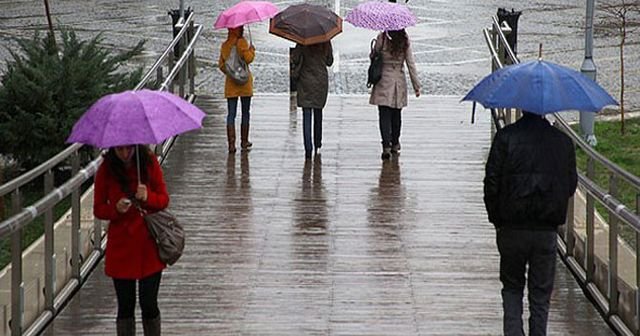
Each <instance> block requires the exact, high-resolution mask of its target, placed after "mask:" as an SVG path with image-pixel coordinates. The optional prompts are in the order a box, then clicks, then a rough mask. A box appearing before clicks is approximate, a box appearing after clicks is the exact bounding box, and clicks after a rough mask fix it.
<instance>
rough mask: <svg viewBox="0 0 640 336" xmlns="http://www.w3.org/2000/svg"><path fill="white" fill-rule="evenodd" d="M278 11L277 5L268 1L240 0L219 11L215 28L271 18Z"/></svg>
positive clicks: (241, 24)
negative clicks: (240, 0)
mask: <svg viewBox="0 0 640 336" xmlns="http://www.w3.org/2000/svg"><path fill="white" fill-rule="evenodd" d="M277 13H278V7H276V6H275V5H274V4H272V3H271V2H269V1H242V2H239V3H237V4H236V5H235V6H233V7H231V8H229V9H227V10H225V11H224V12H222V13H220V15H219V16H218V19H217V20H216V23H215V24H214V25H213V26H214V27H215V28H216V29H220V28H236V27H240V26H244V25H246V24H249V23H253V22H258V21H262V20H266V19H269V18H272V17H273V16H274V15H276V14H277Z"/></svg>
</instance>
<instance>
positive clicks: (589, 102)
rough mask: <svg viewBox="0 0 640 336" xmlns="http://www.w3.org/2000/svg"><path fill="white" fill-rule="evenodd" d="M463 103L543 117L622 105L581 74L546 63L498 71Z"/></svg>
mask: <svg viewBox="0 0 640 336" xmlns="http://www.w3.org/2000/svg"><path fill="white" fill-rule="evenodd" d="M462 100H463V101H465V100H467V101H473V102H478V103H480V104H482V106H484V107H485V108H519V109H522V110H525V111H529V112H532V113H535V114H540V115H544V114H548V113H553V112H558V111H566V110H578V111H588V112H598V111H600V110H602V108H603V107H605V106H607V105H618V102H617V101H616V100H615V99H613V97H611V95H609V94H608V93H607V91H605V90H604V89H603V88H602V87H601V86H600V85H598V83H596V82H594V81H593V80H591V79H589V78H587V77H586V76H584V75H583V74H581V73H580V72H578V71H575V70H573V69H569V68H567V67H564V66H561V65H558V64H554V63H550V62H545V61H542V60H537V61H529V62H523V63H519V64H514V65H510V66H507V67H504V68H502V69H500V70H498V71H495V72H493V73H491V74H490V75H488V76H487V77H485V78H483V79H482V80H481V81H480V83H478V84H476V86H475V87H473V89H471V91H469V93H467V95H466V96H465V97H464V98H462ZM474 106H475V103H474Z"/></svg>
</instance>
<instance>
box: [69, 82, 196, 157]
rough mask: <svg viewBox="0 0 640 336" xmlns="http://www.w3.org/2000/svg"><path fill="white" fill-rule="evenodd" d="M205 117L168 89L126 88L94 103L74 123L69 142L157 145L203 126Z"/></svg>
mask: <svg viewBox="0 0 640 336" xmlns="http://www.w3.org/2000/svg"><path fill="white" fill-rule="evenodd" d="M204 116H205V114H204V112H202V111H201V110H200V109H199V108H197V107H195V106H194V105H193V104H190V103H188V102H187V101H185V100H184V99H182V98H180V97H178V96H176V95H174V94H172V93H169V92H162V91H151V90H140V91H124V92H121V93H114V94H110V95H107V96H104V97H102V98H100V99H99V100H98V101H97V102H95V103H94V104H93V105H92V106H91V107H90V108H89V110H87V112H85V113H84V114H83V115H82V117H80V119H79V120H78V121H77V122H76V124H75V125H74V126H73V130H72V131H71V135H70V136H69V138H68V139H67V142H68V143H74V142H78V143H83V144H87V145H93V146H95V147H98V148H108V147H115V146H123V145H135V144H157V143H160V142H162V141H163V140H165V139H167V138H169V137H172V136H174V135H178V134H180V133H184V132H187V131H190V130H193V129H197V128H200V127H202V119H203V118H204Z"/></svg>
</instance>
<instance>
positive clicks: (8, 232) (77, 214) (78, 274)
mask: <svg viewBox="0 0 640 336" xmlns="http://www.w3.org/2000/svg"><path fill="white" fill-rule="evenodd" d="M176 27H177V28H179V29H180V31H179V32H178V33H177V34H176V36H175V37H174V39H173V40H172V41H171V43H170V44H169V45H168V46H167V48H166V49H165V51H164V53H163V54H162V55H161V56H160V57H159V58H158V59H157V60H156V62H155V63H154V64H153V66H152V67H151V69H149V71H148V72H147V73H146V74H145V75H144V76H143V78H142V80H141V81H140V83H139V84H138V85H137V86H136V87H135V90H139V89H141V88H143V87H145V86H146V85H147V84H149V82H150V81H151V79H152V78H153V76H154V74H155V83H154V85H158V86H159V88H160V90H168V91H170V92H174V86H178V91H179V93H178V94H179V95H180V96H181V97H185V98H186V99H187V100H188V101H189V102H193V101H194V100H195V94H194V91H195V73H196V71H195V43H196V41H197V40H198V38H199V36H200V34H201V32H202V28H203V27H202V25H199V24H195V22H194V14H193V13H191V14H190V15H189V17H188V18H187V19H186V20H185V19H180V20H179V22H178V23H177V24H176ZM174 48H177V49H178V56H179V57H177V60H176V59H175V58H176V57H175V56H174ZM163 66H166V67H167V69H168V75H167V76H166V77H163V70H162V69H163ZM187 86H188V87H187ZM186 89H188V95H185V91H186ZM173 141H174V139H173V138H170V139H168V140H166V141H165V142H164V143H163V144H159V145H157V146H156V148H155V151H156V154H158V156H159V159H160V162H162V161H163V160H164V158H165V157H166V154H167V153H168V151H169V150H170V148H171V144H172V143H173ZM81 148H82V145H80V144H73V145H71V146H69V147H67V148H66V149H65V150H63V151H62V152H60V153H59V154H57V155H56V156H54V157H53V158H51V159H49V160H48V161H47V162H45V163H43V164H41V165H39V166H38V167H36V168H34V169H32V170H30V171H28V172H27V173H25V174H23V175H21V176H19V177H17V178H15V179H13V180H12V181H9V182H8V183H6V184H4V185H1V186H0V201H2V199H3V198H4V197H5V196H7V197H8V196H9V195H10V197H11V216H10V217H8V218H6V219H4V220H3V221H2V222H0V239H2V240H6V239H10V240H11V264H10V266H9V267H8V268H7V270H8V271H10V272H11V289H10V293H11V294H10V297H11V299H10V301H11V305H10V312H8V311H7V307H6V305H4V306H2V307H3V311H1V312H0V314H4V318H5V321H3V322H4V323H3V325H2V328H1V329H0V334H4V333H5V331H6V327H7V323H6V322H7V321H6V319H7V315H8V314H10V316H11V319H10V321H8V322H9V323H8V327H9V328H10V329H11V335H12V336H17V335H37V334H39V333H41V332H42V331H43V330H44V328H45V327H46V325H47V324H48V323H49V322H50V321H51V320H52V319H53V318H54V317H55V315H56V314H57V313H58V312H59V311H60V309H61V308H62V307H63V306H64V305H65V304H66V302H67V301H68V300H69V299H70V298H71V296H72V295H73V294H74V293H75V292H76V291H77V290H78V289H79V287H80V286H82V284H83V283H84V281H85V280H86V279H87V277H88V276H89V274H90V272H91V270H92V269H93V268H94V267H95V266H96V265H97V264H98V262H99V261H100V259H101V258H102V256H103V253H104V248H105V246H106V237H105V235H104V234H103V232H104V228H103V225H102V222H101V221H99V220H96V219H93V218H92V219H91V220H93V226H92V228H90V229H89V230H85V231H86V232H83V229H82V228H81V212H82V211H83V209H82V202H81V192H82V189H81V187H82V185H83V183H85V182H87V181H88V180H90V179H91V178H92V177H93V175H94V174H95V172H96V171H97V169H98V167H99V165H100V163H101V162H102V156H101V155H98V157H97V158H96V159H94V160H93V161H92V162H90V163H89V164H88V165H86V166H85V167H83V168H80V155H79V150H80V149H81ZM69 161H70V162H71V177H70V178H69V179H68V180H66V181H65V182H64V183H62V184H61V185H60V186H59V187H56V188H54V174H53V172H54V170H55V169H56V168H57V167H59V166H60V165H62V164H68V162H69ZM39 179H42V180H43V181H44V182H43V183H44V196H43V197H42V198H40V199H39V200H37V201H35V202H34V203H33V204H29V205H25V204H23V201H22V192H21V191H22V190H23V188H24V187H25V186H26V185H27V184H29V183H32V182H34V181H36V180H38V181H39ZM91 191H92V189H90V190H89V192H88V193H90V192H91ZM69 196H71V209H70V212H71V214H70V217H71V230H70V232H71V237H70V240H71V242H70V245H71V247H70V265H71V271H70V272H61V271H60V270H57V269H56V268H57V267H56V266H57V265H58V266H59V265H60V263H57V259H58V258H59V256H57V255H56V253H55V249H54V238H55V232H54V229H55V228H54V218H53V208H54V206H56V205H57V204H59V203H60V202H61V201H62V200H63V199H65V198H67V197H69ZM84 212H85V213H87V212H88V213H90V214H92V213H93V211H92V209H85V211H84ZM39 217H43V219H44V236H43V240H44V245H45V246H44V260H43V262H44V270H43V271H44V281H43V282H44V288H43V289H42V292H40V286H41V281H42V280H41V278H42V275H37V276H35V277H34V279H25V277H24V270H23V260H24V256H25V255H26V253H23V250H24V246H23V242H22V241H23V230H24V229H25V227H26V226H27V225H29V224H30V223H32V222H33V221H34V219H36V218H39ZM91 217H93V216H92V215H91ZM63 218H64V216H63ZM91 231H92V233H89V232H91ZM82 246H87V247H88V248H87V249H86V250H84V251H83V250H82V248H81V247H82ZM66 259H67V258H66V257H63V260H61V262H62V265H66ZM30 267H33V265H30ZM30 271H33V270H31V269H30ZM59 273H62V275H61V277H62V282H58V281H59V279H58V277H59ZM28 280H33V281H34V282H35V287H36V288H35V295H36V298H37V300H36V301H37V304H36V307H35V310H36V313H35V314H33V315H34V316H33V317H29V316H25V290H26V287H29V286H28V285H27V284H26V283H25V282H26V281H28ZM42 297H43V298H42ZM41 298H42V301H43V304H40V302H41ZM0 317H1V316H0Z"/></svg>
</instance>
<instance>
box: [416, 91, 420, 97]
mask: <svg viewBox="0 0 640 336" xmlns="http://www.w3.org/2000/svg"><path fill="white" fill-rule="evenodd" d="M417 97H420V89H418V90H416V98H417Z"/></svg>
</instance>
